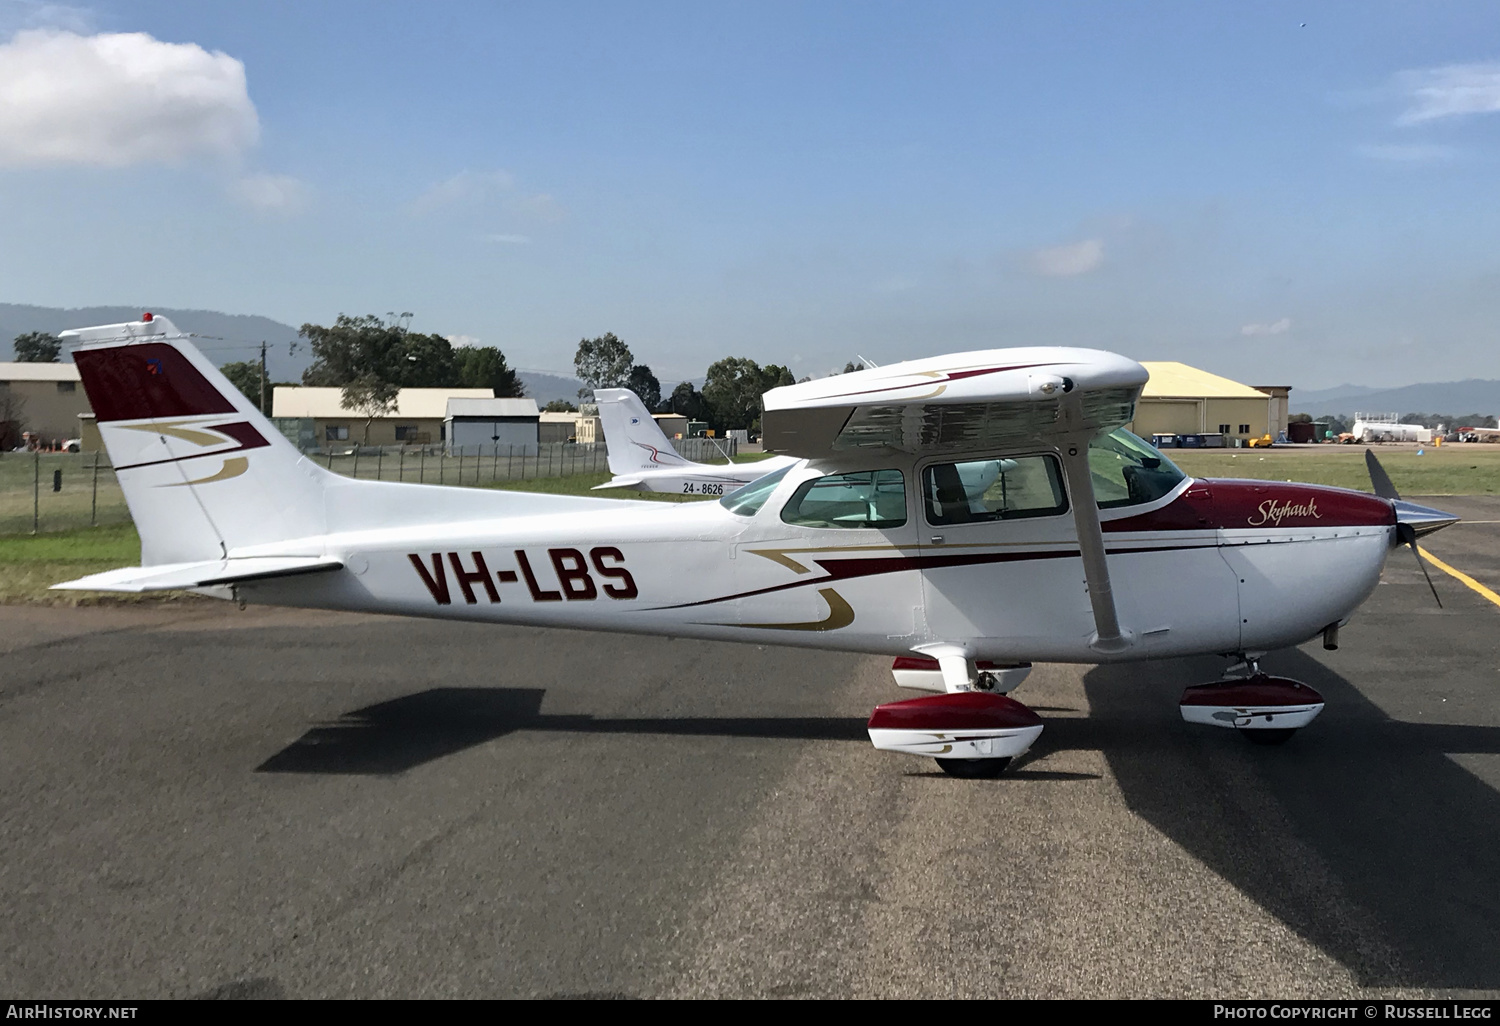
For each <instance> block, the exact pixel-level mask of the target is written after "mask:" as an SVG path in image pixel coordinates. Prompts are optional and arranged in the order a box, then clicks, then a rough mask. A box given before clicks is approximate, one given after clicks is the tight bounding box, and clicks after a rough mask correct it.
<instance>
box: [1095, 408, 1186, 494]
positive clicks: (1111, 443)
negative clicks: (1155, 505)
mask: <svg viewBox="0 0 1500 1026" xmlns="http://www.w3.org/2000/svg"><path fill="white" fill-rule="evenodd" d="M1089 471H1090V472H1091V475H1092V477H1093V481H1094V499H1095V501H1096V502H1098V504H1099V508H1100V509H1114V508H1116V507H1119V506H1138V505H1140V504H1141V503H1145V502H1154V501H1155V500H1157V499H1160V498H1161V497H1162V496H1164V495H1166V494H1167V493H1168V492H1170V491H1171V490H1172V489H1174V488H1176V487H1177V485H1178V484H1179V483H1180V482H1181V481H1182V479H1183V478H1184V477H1186V476H1187V475H1186V474H1184V473H1183V472H1182V471H1181V470H1179V469H1178V468H1177V465H1176V464H1174V463H1173V462H1172V461H1171V460H1169V459H1167V458H1166V457H1165V456H1163V455H1162V454H1161V453H1160V452H1158V451H1157V450H1156V449H1154V448H1152V447H1151V446H1150V445H1148V444H1147V443H1146V442H1144V441H1142V440H1141V439H1139V438H1137V437H1136V436H1135V435H1133V434H1131V433H1130V432H1129V431H1126V430H1125V429H1124V428H1121V429H1120V430H1118V431H1112V432H1110V433H1109V434H1107V435H1101V436H1100V437H1098V438H1096V439H1094V440H1093V441H1092V442H1090V443H1089Z"/></svg>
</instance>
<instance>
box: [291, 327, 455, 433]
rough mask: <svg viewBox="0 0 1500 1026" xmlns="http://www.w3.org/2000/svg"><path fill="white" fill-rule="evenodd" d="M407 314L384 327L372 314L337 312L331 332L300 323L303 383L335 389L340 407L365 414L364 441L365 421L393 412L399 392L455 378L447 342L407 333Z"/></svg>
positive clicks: (367, 423) (368, 422) (440, 337)
mask: <svg viewBox="0 0 1500 1026" xmlns="http://www.w3.org/2000/svg"><path fill="white" fill-rule="evenodd" d="M410 316H411V315H410V314H401V315H399V316H395V315H393V317H392V320H391V321H390V323H387V322H385V321H383V320H381V319H380V318H379V317H376V316H375V315H374V314H367V315H365V316H363V317H349V316H347V315H346V314H339V316H338V319H337V320H335V321H334V323H333V327H331V328H328V327H324V326H322V325H320V324H304V325H302V329H301V331H299V332H298V334H300V335H301V336H302V337H303V338H305V339H307V340H308V342H309V343H310V344H311V348H312V354H313V362H312V366H310V367H308V368H307V370H306V371H304V372H303V374H302V383H303V384H304V385H323V386H337V387H338V388H339V389H340V390H341V392H342V398H343V403H344V406H346V407H347V408H349V409H351V410H356V411H358V412H360V413H362V414H364V415H365V434H364V441H365V442H366V443H368V442H369V440H370V423H371V422H372V421H373V420H374V419H375V418H376V417H379V416H382V415H384V414H388V413H391V412H393V411H394V410H395V409H396V397H397V396H398V395H399V394H400V391H401V389H403V388H421V387H440V386H442V385H447V384H451V383H452V382H453V380H454V377H455V371H454V367H453V345H452V343H450V342H449V341H448V340H447V339H446V338H444V337H443V336H441V335H419V334H417V333H415V332H412V331H409V330H407V327H406V319H407V318H408V317H410Z"/></svg>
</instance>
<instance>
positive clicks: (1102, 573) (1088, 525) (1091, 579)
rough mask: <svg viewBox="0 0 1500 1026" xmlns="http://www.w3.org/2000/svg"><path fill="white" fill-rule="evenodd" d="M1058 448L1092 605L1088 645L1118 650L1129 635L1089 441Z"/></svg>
mask: <svg viewBox="0 0 1500 1026" xmlns="http://www.w3.org/2000/svg"><path fill="white" fill-rule="evenodd" d="M1075 437H1076V436H1075ZM1059 451H1060V452H1061V454H1062V462H1063V474H1064V475H1065V476H1066V477H1067V479H1068V494H1069V495H1070V496H1071V497H1072V505H1073V525H1074V527H1076V528H1077V530H1078V550H1079V552H1080V553H1081V554H1082V556H1083V576H1084V579H1085V580H1086V581H1088V586H1089V603H1090V604H1091V605H1092V606H1093V607H1094V637H1093V638H1092V639H1091V640H1090V641H1089V647H1090V648H1093V649H1095V650H1097V651H1100V652H1120V651H1123V650H1124V649H1127V648H1129V647H1130V644H1131V640H1132V639H1131V637H1130V635H1129V633H1128V632H1125V631H1122V630H1121V629H1120V618H1119V616H1118V615H1117V614H1116V612H1115V596H1114V591H1113V590H1112V589H1111V588H1110V584H1109V564H1108V563H1107V562H1106V561H1105V556H1104V532H1103V531H1102V530H1101V529H1100V527H1099V506H1098V505H1097V503H1096V501H1095V499H1094V479H1093V476H1092V474H1091V473H1090V472H1089V447H1088V442H1087V441H1078V440H1075V441H1071V442H1064V443H1063V444H1062V446H1061V447H1060V450H1059Z"/></svg>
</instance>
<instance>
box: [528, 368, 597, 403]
mask: <svg viewBox="0 0 1500 1026" xmlns="http://www.w3.org/2000/svg"><path fill="white" fill-rule="evenodd" d="M516 373H518V374H519V375H520V376H521V382H522V384H524V385H525V386H526V395H527V396H528V397H530V398H532V399H535V400H536V404H537V405H538V406H546V405H547V404H548V403H549V402H551V401H552V400H553V399H566V400H567V401H568V402H570V403H573V404H574V405H577V403H578V390H579V389H580V388H582V387H583V382H582V381H579V380H578V379H577V378H565V377H562V376H560V375H557V374H542V373H540V372H538V371H517V372H516Z"/></svg>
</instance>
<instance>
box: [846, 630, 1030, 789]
mask: <svg viewBox="0 0 1500 1026" xmlns="http://www.w3.org/2000/svg"><path fill="white" fill-rule="evenodd" d="M943 661H944V662H948V660H943ZM1030 669H1031V667H1030V665H1029V664H1026V665H1024V666H1019V665H1018V666H1005V667H1001V666H992V665H990V664H981V666H980V667H974V668H973V670H972V672H971V668H970V665H969V663H968V661H967V660H964V659H963V658H962V657H958V658H957V659H956V661H954V664H953V665H950V666H940V665H939V660H938V659H921V658H916V657H911V656H905V657H902V658H900V659H897V660H896V663H895V665H894V666H893V667H892V672H893V673H895V675H896V680H897V682H898V683H899V684H901V686H902V687H916V688H920V689H922V690H933V691H942V692H943V693H942V694H935V695H924V696H923V697H921V698H908V699H906V700H905V701H901V702H886V703H885V704H884V705H878V706H876V707H875V712H874V713H873V714H872V715H871V716H870V723H869V731H870V742H871V743H872V744H873V745H874V746H875V747H876V748H880V749H883V750H885V751H890V752H906V753H907V754H909V755H928V756H932V757H933V759H934V760H935V761H936V762H937V764H938V767H939V768H940V769H941V770H942V771H943V772H944V773H947V774H949V775H951V776H955V777H964V778H966V779H975V778H984V777H995V776H999V775H1000V773H1001V772H1002V771H1003V770H1004V769H1005V767H1006V766H1008V765H1010V761H1011V760H1012V759H1014V758H1015V757H1016V756H1018V755H1021V754H1022V753H1024V752H1025V751H1026V750H1027V749H1028V748H1030V747H1031V745H1032V743H1033V742H1034V741H1036V739H1037V737H1038V735H1040V734H1041V732H1042V720H1041V717H1039V716H1037V714H1036V713H1034V712H1032V711H1031V710H1030V709H1028V708H1026V707H1025V706H1024V705H1022V704H1021V703H1020V702H1017V701H1016V700H1015V699H1013V698H1010V697H1008V696H1006V695H1004V694H1001V693H1000V689H1001V688H1003V689H1004V690H1010V688H1013V687H1015V685H1016V684H1019V683H1020V681H1021V678H1023V677H1025V675H1026V673H1027V672H1029V671H1030ZM950 683H951V684H952V685H953V686H952V688H951V690H950V689H949V687H948V685H949V684H950ZM1006 685H1009V686H1008V687H1007V686H1006Z"/></svg>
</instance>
